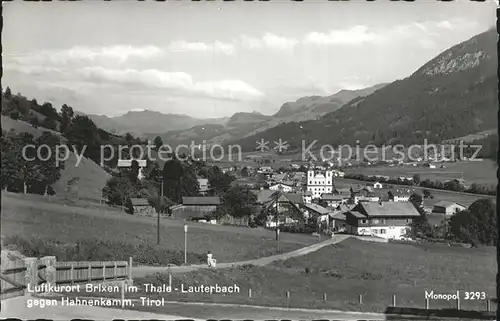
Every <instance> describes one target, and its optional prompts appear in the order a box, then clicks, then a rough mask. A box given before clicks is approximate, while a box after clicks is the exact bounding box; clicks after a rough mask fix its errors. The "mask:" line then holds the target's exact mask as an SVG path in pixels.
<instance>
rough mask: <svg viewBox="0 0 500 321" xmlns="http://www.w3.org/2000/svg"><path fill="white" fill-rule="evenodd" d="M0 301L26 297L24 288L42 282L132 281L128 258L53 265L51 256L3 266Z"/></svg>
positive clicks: (70, 283) (26, 288) (53, 260)
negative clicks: (125, 259) (124, 259)
mask: <svg viewBox="0 0 500 321" xmlns="http://www.w3.org/2000/svg"><path fill="white" fill-rule="evenodd" d="M0 279H1V293H0V298H1V299H2V300H3V299H7V298H11V297H15V296H22V295H27V294H28V289H29V287H31V289H34V287H33V286H35V285H40V284H43V283H47V284H61V285H68V284H69V285H72V284H77V283H92V282H108V281H118V280H128V281H129V282H130V283H131V282H132V258H130V259H129V262H127V261H93V262H92V261H90V262H57V260H56V257H55V256H46V257H43V258H41V259H38V258H25V259H24V260H18V261H14V262H8V263H3V266H2V270H1V273H0Z"/></svg>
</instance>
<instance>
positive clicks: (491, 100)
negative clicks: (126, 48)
mask: <svg viewBox="0 0 500 321" xmlns="http://www.w3.org/2000/svg"><path fill="white" fill-rule="evenodd" d="M496 43H497V33H496V31H495V30H493V29H492V30H489V31H487V32H484V33H482V34H479V35H477V36H475V37H472V38H471V39H469V40H467V41H464V42H462V43H460V44H457V45H455V46H453V47H451V48H449V49H448V50H445V51H444V52H442V53H441V54H439V55H438V56H437V57H435V58H433V59H431V60H430V61H428V62H427V63H426V64H424V65H423V66H421V67H420V68H418V69H417V70H416V71H415V72H414V73H413V74H411V75H409V76H408V77H407V78H404V79H401V80H396V81H394V82H392V83H390V84H379V85H375V86H373V87H369V88H364V89H361V90H341V91H339V92H337V93H335V94H333V95H330V96H308V97H302V98H299V99H297V100H296V101H293V102H286V103H284V104H283V105H282V106H281V107H280V108H279V109H278V111H277V112H276V113H275V114H273V115H263V114H261V113H258V112H251V113H248V112H238V113H235V114H233V115H232V116H231V117H229V118H227V117H226V118H213V119H197V118H193V117H190V116H187V115H178V114H162V113H159V112H155V111H148V110H145V111H131V112H128V113H126V114H125V115H122V116H119V117H106V116H98V115H89V117H90V118H91V119H92V120H93V121H94V122H95V123H96V125H98V126H99V127H101V128H103V129H106V130H108V131H111V132H117V133H124V132H131V133H135V134H139V135H141V136H146V137H147V138H149V139H153V138H154V137H156V136H160V137H162V139H163V141H164V142H165V143H168V144H170V145H172V146H175V145H178V144H189V143H190V142H191V141H194V142H195V143H202V142H203V141H206V142H207V143H209V144H210V143H221V144H239V145H241V146H242V148H243V150H244V151H254V150H255V147H256V145H255V142H256V141H260V140H261V139H264V140H267V141H276V140H278V139H279V138H281V139H282V140H285V141H287V142H288V144H289V146H290V149H291V150H293V149H298V148H299V147H300V146H301V145H302V142H301V141H302V140H305V141H306V142H312V141H314V140H316V141H317V142H318V146H319V145H321V144H332V145H334V146H335V145H341V144H351V145H354V144H356V143H358V142H359V143H360V144H361V145H365V144H369V143H371V144H375V145H384V144H385V145H394V144H404V145H409V144H422V143H423V140H424V139H427V140H428V141H429V142H440V141H442V140H446V139H452V138H456V137H460V136H465V135H470V134H475V133H478V132H482V131H487V130H491V129H492V128H497V109H498V93H497V74H496V70H497V61H496V57H497V54H496Z"/></svg>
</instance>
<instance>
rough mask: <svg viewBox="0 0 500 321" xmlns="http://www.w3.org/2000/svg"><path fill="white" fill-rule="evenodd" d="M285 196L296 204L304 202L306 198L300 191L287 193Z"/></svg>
mask: <svg viewBox="0 0 500 321" xmlns="http://www.w3.org/2000/svg"><path fill="white" fill-rule="evenodd" d="M284 196H285V198H287V199H288V200H289V201H290V202H292V203H294V204H302V203H304V199H303V198H302V194H300V193H285V194H284Z"/></svg>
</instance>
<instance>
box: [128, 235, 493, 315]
mask: <svg viewBox="0 0 500 321" xmlns="http://www.w3.org/2000/svg"><path fill="white" fill-rule="evenodd" d="M496 272H497V265H496V249H495V248H493V247H481V248H476V249H467V248H463V247H450V246H446V245H442V244H422V245H412V244H393V243H371V242H363V241H360V240H357V239H348V240H346V241H344V242H342V243H339V244H336V245H332V246H329V247H325V248H323V249H320V250H319V251H317V252H314V253H311V254H308V255H306V256H303V257H297V258H292V259H289V260H285V261H280V262H276V263H273V264H271V265H269V266H265V267H255V266H250V265H249V266H242V267H239V268H232V269H218V270H200V271H195V272H189V273H183V274H178V273H176V274H173V281H172V284H173V287H179V288H180V286H181V284H183V285H184V287H185V288H187V286H189V285H214V284H219V285H233V284H236V285H238V286H239V287H240V293H235V294H228V295H221V294H212V295H209V294H198V293H196V294H194V293H190V294H185V293H174V292H172V293H168V294H161V295H159V296H165V299H166V300H179V301H203V302H224V303H239V304H252V305H264V306H283V307H294V308H296V307H300V308H318V309H327V308H328V309H339V310H350V311H365V312H383V311H384V310H385V309H386V307H388V306H390V305H391V304H392V296H393V295H396V304H397V306H405V307H420V308H422V307H424V306H425V291H434V292H435V293H456V291H460V294H461V298H462V301H461V307H462V309H466V310H485V309H486V301H485V300H469V301H466V300H464V299H463V298H464V291H479V292H485V293H486V294H487V297H489V298H493V297H495V291H496V285H495V277H496ZM134 282H135V284H137V285H139V286H141V284H145V283H154V284H162V283H167V284H168V275H165V274H157V275H152V276H148V277H146V278H143V279H136V280H134ZM249 289H251V290H252V297H251V298H249V297H248V290H249ZM286 291H289V293H290V297H289V298H287V297H286V294H285V293H286ZM324 293H326V300H325V301H324V300H323V294H324ZM143 295H144V292H140V293H137V294H132V293H131V294H130V296H131V297H132V298H133V297H139V296H143ZM359 295H362V296H363V303H362V304H360V302H359ZM150 296H151V297H152V298H154V297H155V296H156V295H155V294H151V295H150ZM159 296H158V297H159ZM430 307H431V308H454V307H456V302H455V301H454V300H452V301H445V300H431V301H430ZM492 307H494V304H493V303H492ZM157 311H159V312H160V311H162V310H161V308H158V310H157Z"/></svg>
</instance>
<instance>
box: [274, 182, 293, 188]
mask: <svg viewBox="0 0 500 321" xmlns="http://www.w3.org/2000/svg"><path fill="white" fill-rule="evenodd" d="M272 186H287V187H293V184H285V183H275V184H273V185H271V186H269V187H272Z"/></svg>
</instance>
